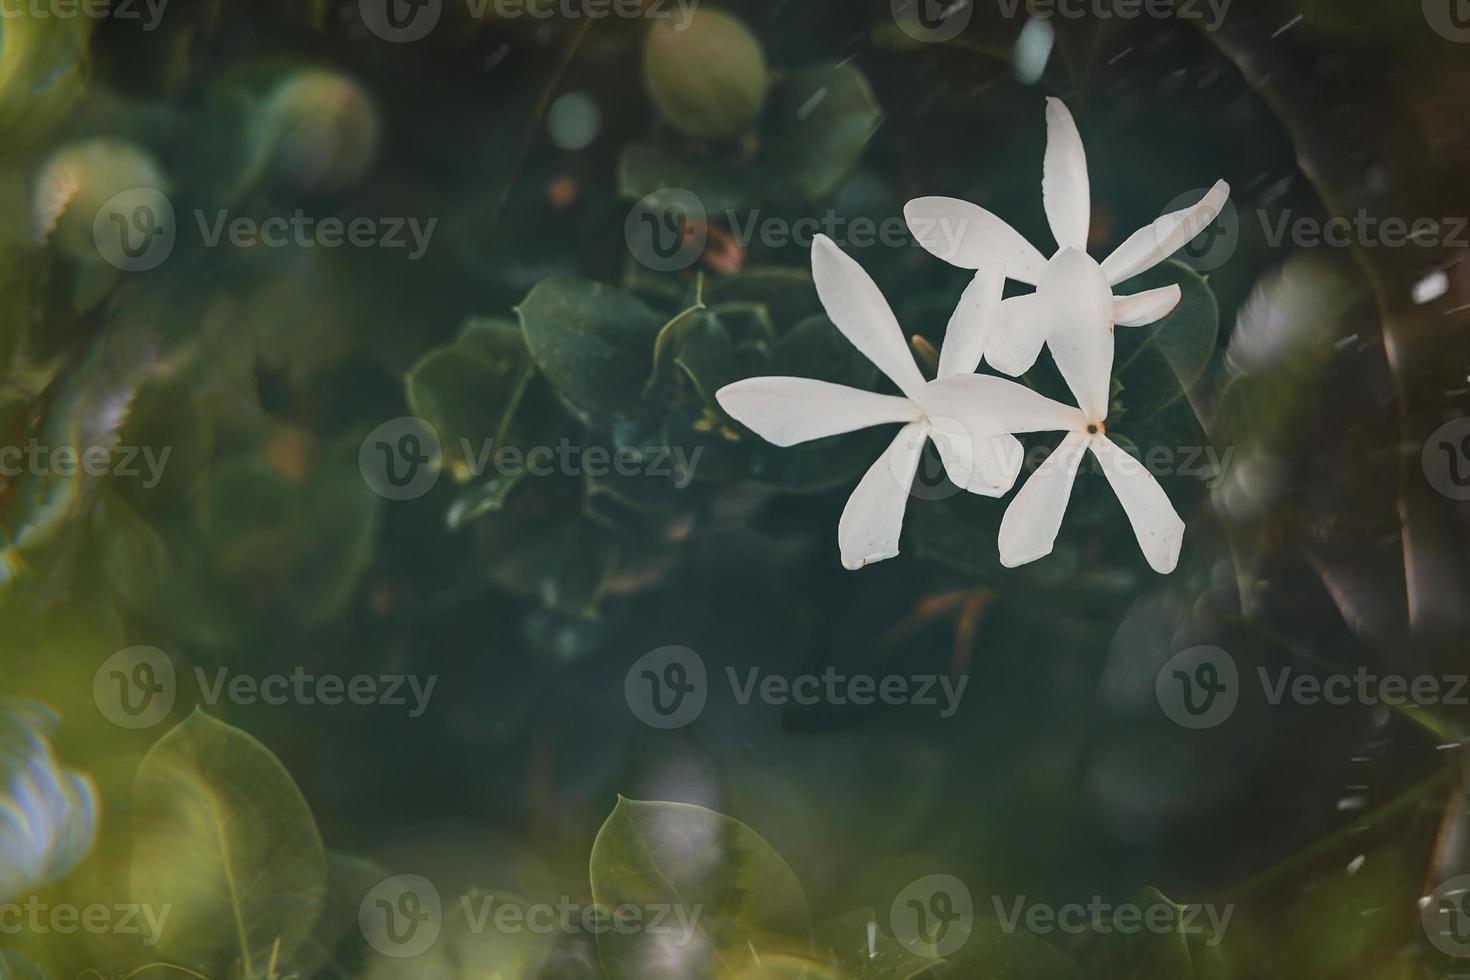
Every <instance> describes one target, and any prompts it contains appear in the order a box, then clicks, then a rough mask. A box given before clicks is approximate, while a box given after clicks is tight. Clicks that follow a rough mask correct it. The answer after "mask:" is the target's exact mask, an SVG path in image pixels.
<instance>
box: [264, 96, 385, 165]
mask: <svg viewBox="0 0 1470 980" xmlns="http://www.w3.org/2000/svg"><path fill="white" fill-rule="evenodd" d="M262 125H263V127H264V133H263V139H262V145H264V146H266V147H268V148H269V152H270V155H271V156H270V167H271V171H272V173H273V174H274V175H275V176H276V177H277V178H278V179H280V180H281V181H282V182H283V183H285V184H286V185H287V186H289V187H291V188H293V189H295V190H298V191H304V192H307V193H314V192H317V193H330V192H333V191H338V190H341V189H343V188H344V187H347V186H349V185H350V184H352V183H353V182H354V181H356V180H357V178H359V177H361V176H362V174H363V171H365V170H366V169H367V167H368V164H370V163H372V160H373V157H374V156H375V155H376V153H377V149H378V114H377V110H375V109H374V108H373V104H372V102H371V101H370V100H369V99H368V96H367V93H366V92H364V91H363V90H362V87H361V86H359V85H358V84H357V83H356V82H354V81H352V80H351V79H350V78H346V77H344V76H342V75H339V74H337V73H336V72H331V71H324V70H320V69H310V70H306V71H300V72H297V73H295V74H294V75H291V76H290V77H289V78H287V79H286V80H285V81H283V82H282V83H281V84H280V86H279V87H278V88H277V89H276V90H275V92H274V93H273V94H272V95H271V97H270V99H269V101H268V102H267V103H266V106H265V112H264V116H263V123H262Z"/></svg>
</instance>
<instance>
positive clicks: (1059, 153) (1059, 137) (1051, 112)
mask: <svg viewBox="0 0 1470 980" xmlns="http://www.w3.org/2000/svg"><path fill="white" fill-rule="evenodd" d="M1041 174H1042V176H1041V201H1042V204H1043V205H1045V207H1046V220H1047V222H1048V223H1049V224H1050V225H1051V233H1052V237H1054V238H1055V239H1056V240H1057V248H1058V249H1063V248H1077V249H1082V250H1083V251H1086V250H1087V227H1088V224H1089V223H1090V221H1091V217H1092V196H1091V191H1090V190H1089V189H1088V182H1087V154H1086V153H1085V152H1084V151H1083V149H1082V137H1081V135H1080V134H1078V132H1077V123H1076V122H1074V121H1073V119H1072V114H1071V113H1070V112H1068V111H1067V107H1066V105H1064V104H1063V103H1062V100H1061V99H1052V98H1049V99H1047V100H1046V158H1045V160H1044V161H1043V163H1042V171H1041Z"/></svg>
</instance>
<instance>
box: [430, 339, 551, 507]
mask: <svg viewBox="0 0 1470 980" xmlns="http://www.w3.org/2000/svg"><path fill="white" fill-rule="evenodd" d="M534 374H535V365H534V364H533V363H532V362H531V355H530V352H529V351H527V350H526V342H525V339H524V338H523V337H522V335H521V332H520V330H519V328H518V327H517V326H516V324H514V323H512V322H510V321H509V320H496V319H476V320H471V321H470V322H469V323H467V324H466V325H465V328H464V330H463V331H462V332H461V333H460V335H459V337H457V338H456V339H455V340H454V342H453V343H451V344H446V345H445V346H443V347H436V348H435V349H433V350H431V351H429V352H428V353H427V354H425V355H424V356H423V357H422V358H421V359H420V360H419V362H418V363H417V364H415V365H414V367H413V369H412V370H410V371H409V373H408V379H407V382H406V383H407V396H408V406H409V409H410V410H411V411H412V412H413V414H415V415H417V416H419V417H420V418H422V419H424V420H425V421H426V422H428V423H429V424H430V425H432V426H433V427H434V430H435V431H436V432H437V433H438V434H439V442H440V445H441V447H442V450H443V453H444V459H445V461H446V463H447V464H448V467H449V471H450V473H451V474H452V475H453V476H454V478H455V479H457V480H459V481H461V482H463V481H465V480H467V479H469V477H470V475H471V464H472V463H473V462H474V461H473V460H472V459H468V458H466V454H465V449H464V447H465V446H468V447H469V452H470V454H474V453H475V452H476V451H477V450H478V448H479V447H480V446H481V445H482V444H483V443H484V442H485V440H487V439H490V440H493V443H492V445H494V446H496V447H498V446H500V445H501V444H502V443H503V442H504V441H505V432H506V428H507V427H508V426H509V424H510V420H511V417H512V416H513V415H514V414H515V411H516V408H517V407H518V406H519V405H520V402H521V396H522V395H524V394H525V391H526V385H527V384H529V383H530V381H531V378H532V377H533V376H534Z"/></svg>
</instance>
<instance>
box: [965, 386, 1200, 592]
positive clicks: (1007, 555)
mask: <svg viewBox="0 0 1470 980" xmlns="http://www.w3.org/2000/svg"><path fill="white" fill-rule="evenodd" d="M983 380H985V378H984V376H983V375H978V374H974V375H970V376H968V377H964V378H952V379H950V381H949V387H950V389H951V390H952V392H953V394H954V395H955V396H956V397H958V398H961V399H962V398H964V397H965V396H966V393H967V390H968V389H970V388H975V389H977V390H976V391H975V394H974V397H976V398H979V397H982V395H981V392H980V391H979V390H978V389H979V388H980V386H979V385H978V384H977V382H980V381H983ZM1028 390H1029V389H1028ZM1037 397H1038V398H1039V397H1041V396H1039V395H1038V396H1037ZM1052 404H1053V405H1055V404H1056V403H1055V402H1053V403H1052ZM1057 408H1059V409H1061V411H1060V412H1056V411H1053V412H1052V413H1051V415H1052V417H1053V418H1054V419H1055V421H1056V422H1057V424H1055V425H1047V426H1046V428H1047V429H1048V430H1054V431H1061V432H1066V433H1067V436H1066V438H1064V439H1063V440H1062V443H1061V445H1059V446H1058V447H1057V448H1056V450H1055V451H1053V452H1052V454H1051V455H1050V456H1048V457H1047V458H1046V461H1045V462H1044V463H1042V464H1041V465H1040V466H1038V467H1037V468H1036V472H1034V473H1032V474H1031V476H1029V477H1028V478H1027V479H1026V482H1025V484H1023V485H1022V487H1021V490H1020V492H1019V493H1017V494H1016V496H1015V497H1013V498H1012V499H1011V502H1010V505H1009V506H1008V507H1006V512H1005V516H1004V517H1002V518H1001V521H1000V563H1001V564H1002V565H1004V566H1006V567H1007V568H1014V567H1015V566H1017V565H1024V564H1026V563H1027V562H1030V561H1035V560H1036V559H1038V558H1043V557H1045V556H1046V555H1049V554H1051V549H1052V545H1053V544H1054V543H1055V542H1056V539H1057V530H1058V528H1060V527H1061V526H1062V515H1063V514H1064V513H1066V510H1067V501H1068V500H1069V499H1071V496H1072V483H1073V481H1074V480H1075V479H1076V477H1077V469H1078V467H1079V466H1080V465H1081V464H1082V458H1083V457H1084V456H1085V455H1086V454H1087V453H1088V452H1089V451H1090V452H1091V453H1092V454H1093V455H1094V456H1096V457H1097V461H1098V462H1099V463H1101V464H1102V471H1103V474H1104V475H1105V476H1106V477H1107V478H1108V483H1110V484H1112V487H1113V492H1114V493H1115V494H1117V495H1118V502H1119V503H1121V504H1122V505H1123V512H1124V513H1126V514H1127V515H1128V522H1129V523H1130V524H1132V525H1133V533H1134V534H1135V535H1136V536H1137V538H1138V545H1139V547H1140V548H1142V549H1143V556H1144V558H1146V559H1147V560H1148V564H1149V567H1150V568H1152V569H1153V570H1154V571H1156V572H1159V573H1161V574H1168V573H1169V572H1172V571H1173V570H1174V567H1175V566H1176V565H1178V564H1179V546H1180V545H1181V544H1182V543H1183V541H1184V521H1182V520H1180V518H1179V515H1178V514H1177V513H1175V511H1174V506H1173V505H1172V504H1170V503H1169V498H1168V496H1166V495H1165V494H1164V489H1163V487H1161V486H1159V481H1157V480H1155V479H1154V477H1153V474H1152V473H1150V472H1149V471H1148V470H1147V469H1145V468H1144V467H1143V465H1142V464H1141V463H1140V462H1139V461H1138V460H1136V459H1134V458H1133V457H1132V456H1130V455H1128V453H1126V452H1125V451H1123V450H1122V449H1120V448H1118V446H1117V444H1116V443H1114V442H1113V441H1112V440H1111V439H1109V438H1108V437H1107V427H1106V425H1105V424H1104V422H1105V419H1104V418H1102V417H1100V416H1098V415H1094V414H1092V413H1090V412H1088V411H1087V410H1086V409H1078V408H1067V407H1065V406H1057ZM1032 421H1034V422H1040V421H1041V418H1040V417H1039V416H1038V417H1036V418H1034V419H1033V420H1032ZM1040 428H1041V426H1039V425H1032V426H1027V427H1026V428H1024V429H1021V428H1018V429H1016V430H1015V431H1017V432H1021V431H1038V430H1039V429H1040Z"/></svg>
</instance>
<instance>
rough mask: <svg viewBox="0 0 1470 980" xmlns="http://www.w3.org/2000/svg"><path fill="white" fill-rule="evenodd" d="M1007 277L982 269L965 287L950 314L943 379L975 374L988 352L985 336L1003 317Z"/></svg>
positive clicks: (941, 365)
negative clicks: (956, 375)
mask: <svg viewBox="0 0 1470 980" xmlns="http://www.w3.org/2000/svg"><path fill="white" fill-rule="evenodd" d="M1004 286H1005V276H1003V275H1002V274H1001V273H999V272H995V271H986V270H984V269H981V270H980V271H979V272H977V273H975V278H974V279H972V280H970V284H969V285H968V286H966V287H965V291H964V293H963V294H962V295H961V296H960V302H959V305H958V306H956V307H955V308H954V313H953V314H951V315H950V318H949V326H948V327H946V328H945V330H944V346H942V347H941V348H939V376H940V377H941V378H947V377H949V376H950V375H952V374H973V373H974V371H975V369H976V368H977V367H979V366H980V358H981V356H982V355H983V354H984V353H985V337H986V335H987V334H989V333H990V326H991V324H992V323H994V322H995V320H996V319H997V318H998V317H999V316H1000V295H1001V291H1002V288H1003V287H1004Z"/></svg>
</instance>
